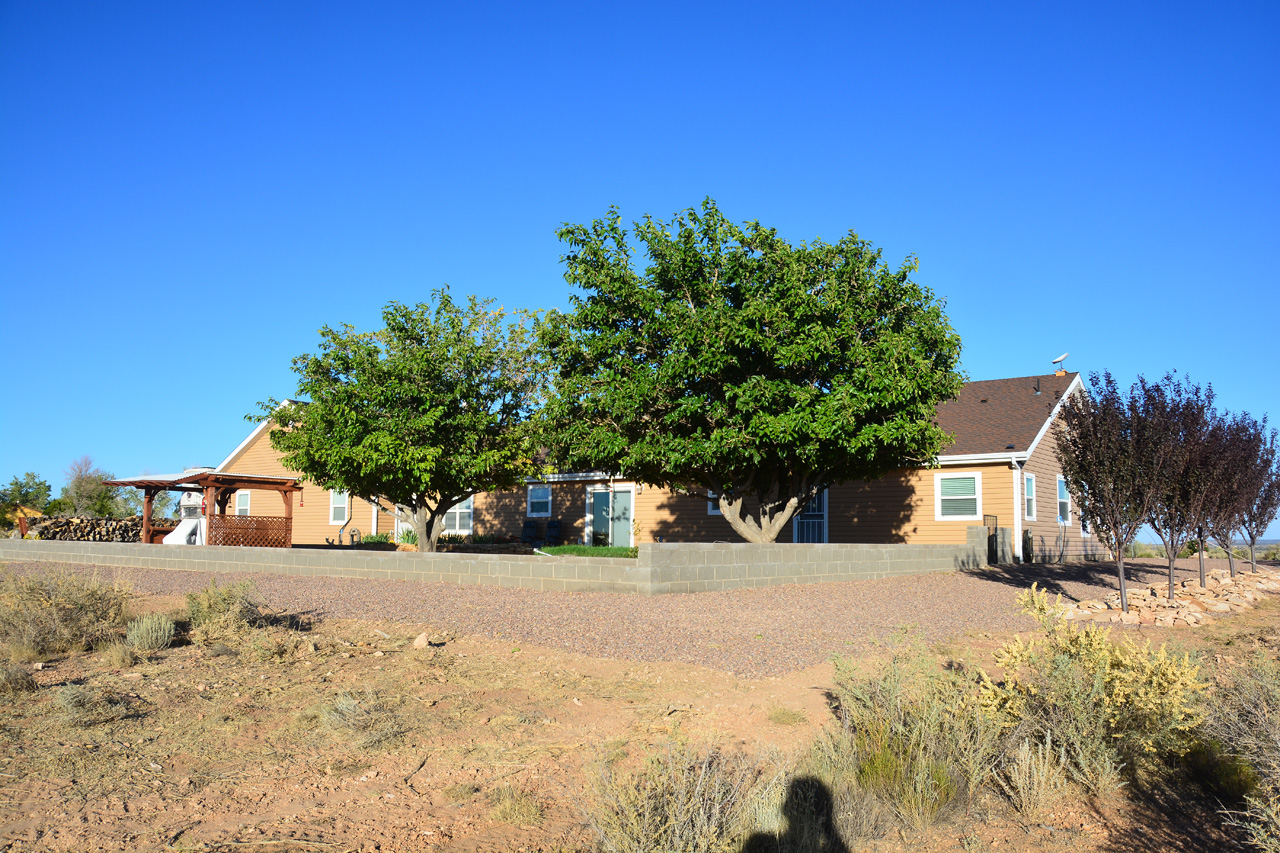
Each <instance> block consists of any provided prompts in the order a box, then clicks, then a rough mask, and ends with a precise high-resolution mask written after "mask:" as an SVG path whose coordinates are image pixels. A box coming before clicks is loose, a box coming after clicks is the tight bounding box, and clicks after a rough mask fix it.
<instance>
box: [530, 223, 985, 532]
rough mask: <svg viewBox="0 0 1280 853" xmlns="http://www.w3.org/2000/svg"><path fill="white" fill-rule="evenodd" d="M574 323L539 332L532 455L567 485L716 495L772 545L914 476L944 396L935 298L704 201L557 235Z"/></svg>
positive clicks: (956, 347)
mask: <svg viewBox="0 0 1280 853" xmlns="http://www.w3.org/2000/svg"><path fill="white" fill-rule="evenodd" d="M559 236H560V239H561V240H562V241H564V242H565V243H566V244H567V245H568V251H567V253H566V255H565V257H564V263H565V266H566V272H565V279H566V280H567V281H568V282H569V283H570V284H573V285H576V286H577V287H579V288H581V289H582V290H583V291H584V292H585V295H584V296H581V297H579V296H574V297H573V309H574V310H573V312H572V313H570V314H566V315H558V314H553V315H551V316H549V317H548V318H547V321H546V322H545V323H544V324H543V325H542V327H541V328H542V331H543V336H542V337H543V340H544V342H545V344H546V345H547V347H548V349H549V352H550V353H551V355H552V358H553V362H554V364H555V371H556V372H555V376H554V385H553V392H552V395H551V397H550V399H549V400H548V404H547V407H546V414H547V424H548V442H549V443H551V444H552V445H554V446H555V448H556V450H557V453H558V455H559V457H560V459H561V460H562V461H563V463H564V464H565V465H566V466H568V467H571V468H573V469H574V470H607V471H616V472H618V473H620V474H622V475H624V476H627V477H631V478H634V479H637V480H639V481H642V482H646V483H653V484H655V485H660V486H670V487H675V488H690V489H693V490H695V491H697V492H698V493H699V494H710V493H715V494H717V495H718V496H719V501H720V504H721V507H722V508H723V510H724V515H725V518H726V519H727V520H729V521H730V523H731V524H732V525H733V526H734V529H735V530H736V531H737V532H738V533H739V534H740V535H742V536H744V537H745V538H748V539H750V540H752V541H773V540H774V538H775V537H776V535H777V533H778V531H779V530H780V529H781V528H782V526H783V524H785V522H786V521H787V520H788V519H789V518H790V517H791V516H792V514H794V512H795V511H796V510H797V509H799V508H801V507H803V506H804V504H805V503H806V502H807V501H808V500H809V499H810V498H812V497H813V496H814V495H815V494H817V493H818V492H819V491H820V490H821V489H822V488H824V487H825V486H827V485H829V484H832V483H838V482H842V481H846V480H871V479H875V478H876V477H878V476H880V475H882V474H884V473H885V472H887V471H890V470H892V469H895V468H899V467H903V466H906V465H919V464H922V463H924V464H927V463H928V462H929V461H930V460H931V459H933V458H934V457H935V455H936V454H937V453H938V452H939V451H940V450H941V449H943V448H944V447H945V446H946V445H947V444H948V443H949V441H950V439H949V437H948V436H947V435H946V434H945V433H944V432H943V431H942V430H941V429H940V428H939V427H938V426H937V425H936V424H934V422H933V421H934V413H935V409H936V406H937V404H938V403H940V402H942V401H944V400H947V399H949V398H951V397H953V396H955V394H956V393H957V392H958V391H959V388H960V385H961V382H962V377H961V375H960V374H959V372H958V371H957V366H958V361H959V356H960V339H959V336H958V335H956V334H955V332H954V331H953V330H952V328H951V326H950V325H949V323H948V321H947V318H946V316H945V315H944V313H943V306H942V303H941V302H940V301H939V300H937V299H936V298H935V297H934V295H933V293H932V292H931V291H929V290H928V288H925V287H923V286H921V285H919V284H917V283H915V282H913V281H912V280H911V278H910V276H911V273H913V272H914V271H915V269H916V262H915V259H914V258H908V259H907V261H906V262H905V263H904V264H903V265H902V267H900V268H899V269H897V270H892V269H890V268H889V267H888V266H886V265H885V264H883V263H882V262H881V258H880V252H879V251H878V250H876V249H875V248H874V247H872V246H871V244H869V243H867V242H865V241H863V240H861V239H859V238H858V237H857V235H855V234H853V233H852V232H851V233H849V234H848V235H846V236H845V237H843V238H842V239H841V240H840V241H839V242H837V243H835V244H827V243H824V242H822V241H820V240H815V241H813V242H812V243H807V244H806V243H802V244H799V245H792V244H790V243H788V242H787V241H785V240H783V239H782V238H780V237H779V236H778V235H777V232H776V231H774V230H772V229H769V228H765V227H764V226H762V225H760V223H758V222H749V223H746V224H745V225H744V226H741V227H739V226H737V225H735V224H733V223H732V222H729V221H728V220H727V219H726V218H725V217H724V216H723V215H722V214H721V213H720V211H719V209H718V208H717V207H716V205H715V203H714V202H713V201H711V200H710V199H707V200H706V201H704V202H703V204H702V209H701V212H699V211H695V210H687V211H684V212H683V213H681V214H678V215H677V217H676V219H675V221H674V222H672V223H670V224H667V223H663V222H660V221H657V220H654V219H652V218H648V217H646V218H645V220H644V221H643V222H638V223H635V238H636V239H637V241H638V242H639V244H641V245H643V247H644V251H645V253H646V256H647V260H648V266H647V267H646V268H645V269H644V271H643V272H639V271H637V269H636V259H635V258H634V257H633V252H634V249H633V247H632V246H631V245H630V244H629V243H628V234H627V232H626V231H625V230H624V229H623V228H622V226H621V224H620V218H619V214H618V211H617V210H616V209H613V210H610V212H609V215H608V216H607V217H606V218H605V219H602V220H595V221H593V222H592V223H590V224H589V225H565V226H564V227H563V228H562V229H561V230H560V232H559Z"/></svg>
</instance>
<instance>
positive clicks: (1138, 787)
mask: <svg viewBox="0 0 1280 853" xmlns="http://www.w3.org/2000/svg"><path fill="white" fill-rule="evenodd" d="M1127 791H1128V800H1129V801H1130V803H1132V806H1131V807H1130V808H1128V809H1126V814H1125V819H1124V821H1123V822H1121V823H1118V824H1117V823H1113V824H1112V825H1111V826H1110V830H1111V831H1110V833H1109V834H1108V836H1107V839H1106V841H1105V842H1104V843H1103V844H1102V845H1100V846H1099V847H1098V851H1099V853H1134V851H1139V850H1160V851H1170V852H1171V853H1219V851H1222V850H1233V849H1240V845H1239V843H1238V839H1237V837H1236V836H1235V835H1234V834H1233V833H1232V832H1231V831H1230V830H1228V829H1227V828H1226V827H1224V826H1223V825H1222V814H1221V809H1222V806H1221V805H1220V804H1219V803H1217V802H1216V801H1215V800H1213V799H1212V798H1211V797H1209V796H1207V795H1206V794H1205V793H1204V791H1203V790H1202V789H1201V788H1199V787H1198V786H1196V785H1193V784H1191V783H1189V782H1187V781H1185V780H1181V779H1171V780H1161V781H1155V782H1145V783H1144V782H1134V783H1132V784H1131V787H1130V788H1128V789H1127Z"/></svg>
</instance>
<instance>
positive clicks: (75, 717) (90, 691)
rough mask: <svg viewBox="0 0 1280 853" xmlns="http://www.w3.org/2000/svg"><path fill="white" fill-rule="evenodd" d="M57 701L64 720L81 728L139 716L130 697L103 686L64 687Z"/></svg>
mask: <svg viewBox="0 0 1280 853" xmlns="http://www.w3.org/2000/svg"><path fill="white" fill-rule="evenodd" d="M56 703H57V706H58V709H59V710H60V711H61V713H62V717H63V720H64V721H65V722H66V723H67V724H68V725H71V726H75V727H79V728H88V727H89V726H96V725H100V724H102V723H110V722H114V721H116V720H123V719H125V718H126V717H133V716H137V714H136V712H135V710H134V707H133V703H132V702H130V701H129V698H128V697H126V696H122V695H121V694H119V693H116V692H115V691H113V690H108V689H102V688H99V689H94V688H90V687H79V686H74V685H73V686H69V687H63V688H60V689H59V690H58V692H57V694H56Z"/></svg>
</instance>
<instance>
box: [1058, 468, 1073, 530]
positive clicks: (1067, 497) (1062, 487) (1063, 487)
mask: <svg viewBox="0 0 1280 853" xmlns="http://www.w3.org/2000/svg"><path fill="white" fill-rule="evenodd" d="M1058 523H1059V524H1070V523H1071V493H1070V492H1068V491H1067V481H1066V480H1064V479H1063V478H1062V477H1059V478H1058Z"/></svg>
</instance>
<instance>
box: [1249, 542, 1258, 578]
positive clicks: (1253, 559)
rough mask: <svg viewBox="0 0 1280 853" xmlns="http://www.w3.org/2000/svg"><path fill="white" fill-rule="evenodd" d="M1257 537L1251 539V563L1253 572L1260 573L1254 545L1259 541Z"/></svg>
mask: <svg viewBox="0 0 1280 853" xmlns="http://www.w3.org/2000/svg"><path fill="white" fill-rule="evenodd" d="M1257 541H1258V540H1257V539H1250V540H1249V564H1250V565H1251V566H1253V573H1254V574H1257V573H1258V557H1257V555H1256V554H1255V553H1254V550H1253V546H1254V545H1255V544H1256V543H1257Z"/></svg>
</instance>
